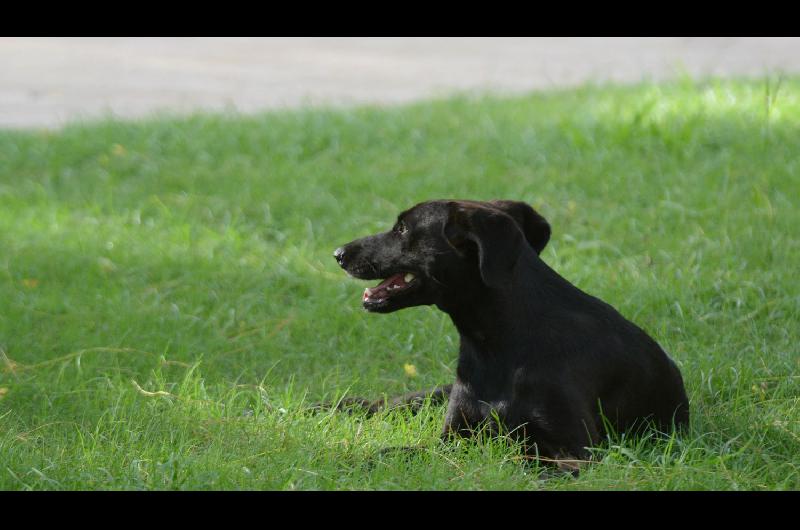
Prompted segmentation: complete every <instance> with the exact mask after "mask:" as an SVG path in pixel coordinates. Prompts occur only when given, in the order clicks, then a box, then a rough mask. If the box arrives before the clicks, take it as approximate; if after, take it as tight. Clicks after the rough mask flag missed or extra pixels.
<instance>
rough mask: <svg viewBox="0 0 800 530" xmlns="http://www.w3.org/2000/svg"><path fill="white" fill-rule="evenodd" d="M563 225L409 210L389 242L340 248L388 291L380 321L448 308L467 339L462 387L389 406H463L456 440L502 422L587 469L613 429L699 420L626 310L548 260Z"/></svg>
mask: <svg viewBox="0 0 800 530" xmlns="http://www.w3.org/2000/svg"><path fill="white" fill-rule="evenodd" d="M549 239H550V225H549V224H548V223H547V221H546V220H545V219H544V218H543V217H542V216H540V215H539V214H538V213H537V212H536V211H535V210H534V209H533V208H531V207H530V206H528V205H527V204H525V203H522V202H516V201H491V202H475V201H448V200H440V201H430V202H424V203H421V204H418V205H417V206H414V207H413V208H411V209H410V210H407V211H405V212H403V213H401V214H400V215H399V216H398V218H397V223H396V224H395V225H394V228H392V229H391V230H390V231H388V232H385V233H381V234H377V235H373V236H369V237H365V238H362V239H358V240H356V241H353V242H352V243H348V244H347V245H345V246H343V247H341V248H338V249H337V250H336V252H335V253H334V256H335V258H336V260H337V261H338V262H339V264H340V265H341V266H342V268H344V270H345V271H347V272H348V273H349V274H350V275H352V276H354V277H356V278H360V279H364V280H374V279H380V280H383V281H382V282H381V283H380V284H379V285H378V286H376V287H373V288H371V289H366V290H365V291H364V295H363V305H364V308H365V309H366V310H368V311H372V312H376V313H390V312H392V311H396V310H398V309H402V308H404V307H411V306H417V305H429V304H436V306H437V307H438V308H439V309H441V310H442V311H444V312H446V313H447V314H448V315H450V317H451V318H452V320H453V323H454V324H455V326H456V328H457V329H458V332H459V335H460V338H461V347H460V351H459V359H458V369H457V377H456V380H455V382H454V383H453V384H452V385H447V386H444V387H439V388H437V389H435V390H433V391H430V392H417V393H414V394H409V395H407V396H401V397H399V398H395V399H393V400H390V402H389V403H385V402H384V401H383V400H379V401H374V402H369V401H367V400H364V399H360V398H350V399H348V400H345V401H344V402H343V405H351V404H358V405H364V406H366V407H367V408H368V409H369V410H370V411H373V412H374V411H376V410H378V409H380V408H383V407H385V406H393V405H400V404H419V403H420V402H421V400H422V399H423V398H424V397H425V396H428V395H430V396H431V397H432V398H433V399H441V400H444V399H446V398H447V397H448V396H449V398H450V403H449V407H448V410H447V417H446V419H445V424H444V433H443V435H444V436H448V435H451V434H469V433H471V432H474V430H475V429H476V428H478V427H480V426H482V425H488V426H489V428H490V429H491V430H492V431H493V432H494V431H497V430H499V427H500V426H499V425H497V421H498V420H499V421H500V422H501V423H502V427H503V429H504V430H506V431H510V432H511V433H512V435H514V436H516V437H518V439H521V440H522V441H523V442H524V446H525V447H526V451H527V452H528V454H531V455H538V456H539V457H544V458H545V459H556V460H558V459H572V458H579V459H586V458H588V457H589V456H590V455H589V452H588V450H587V447H591V446H593V445H596V444H597V442H599V441H600V439H601V437H602V436H603V435H604V433H606V432H607V429H606V426H607V425H611V426H613V428H614V429H615V430H616V431H618V432H622V431H628V430H631V429H633V428H638V427H640V426H643V425H651V426H653V425H654V426H655V427H656V428H658V429H659V430H661V431H667V430H671V429H672V428H673V426H675V425H677V426H683V425H686V424H687V423H688V421H689V402H688V399H687V397H686V391H685V390H684V386H683V379H682V378H681V374H680V371H679V370H678V368H677V366H676V365H675V363H673V361H672V360H671V359H670V358H669V357H668V356H667V354H666V353H665V352H664V350H662V349H661V347H659V345H658V344H657V343H656V342H655V341H654V340H653V339H652V338H650V337H649V336H648V335H647V333H645V332H644V331H642V330H641V329H640V328H639V327H637V326H636V325H635V324H633V323H631V322H629V321H628V320H626V319H625V318H624V317H623V316H622V315H620V314H619V313H618V312H617V311H616V310H615V309H614V308H613V307H611V306H610V305H608V304H606V303H605V302H603V301H601V300H599V299H597V298H595V297H593V296H590V295H588V294H586V293H584V292H583V291H581V290H580V289H578V288H577V287H575V286H574V285H572V284H571V283H569V282H568V281H567V280H565V279H564V278H562V277H561V276H560V275H558V273H556V272H555V271H554V270H553V269H551V268H550V267H548V266H547V264H545V263H544V261H542V260H541V259H540V258H539V253H540V252H541V251H542V249H543V248H544V246H545V245H546V244H547V242H548V240H549Z"/></svg>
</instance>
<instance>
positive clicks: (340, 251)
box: [333, 247, 344, 265]
mask: <svg viewBox="0 0 800 530" xmlns="http://www.w3.org/2000/svg"><path fill="white" fill-rule="evenodd" d="M333 257H334V258H336V263H338V264H339V265H342V264H343V263H344V247H339V248H337V249H336V250H334V251H333Z"/></svg>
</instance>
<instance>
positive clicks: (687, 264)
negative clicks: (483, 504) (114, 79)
mask: <svg viewBox="0 0 800 530" xmlns="http://www.w3.org/2000/svg"><path fill="white" fill-rule="evenodd" d="M444 197H451V198H473V199H492V198H515V199H521V200H526V201H528V202H530V203H531V204H532V205H534V206H535V207H536V208H537V209H538V210H539V211H541V212H542V213H543V214H544V215H545V216H546V217H547V218H548V219H549V220H550V222H551V224H552V226H553V238H552V239H551V242H550V244H549V246H548V247H547V249H546V250H545V251H544V253H543V257H544V259H545V260H546V261H547V262H548V263H549V264H550V265H551V266H553V267H554V268H555V269H556V270H558V271H559V272H560V273H561V274H562V275H564V276H565V277H566V278H567V279H569V280H570V281H572V282H573V283H575V284H576V285H578V286H579V287H581V288H583V289H584V290H586V291H588V292H590V293H592V294H595V295H597V296H599V297H601V298H603V299H604V300H606V301H608V302H609V303H611V304H612V305H614V306H615V307H617V308H618V309H619V310H620V311H621V312H622V313H623V314H624V315H626V316H627V317H629V318H630V319H632V320H634V321H635V322H637V323H638V324H639V325H641V326H642V327H644V328H645V329H646V330H648V331H649V332H650V333H651V334H652V335H653V336H654V337H655V338H656V339H657V340H658V341H659V342H660V343H661V344H662V345H663V346H664V347H665V349H667V350H668V351H669V352H671V354H672V356H673V357H674V358H675V359H676V361H677V362H678V363H679V365H680V366H681V369H682V371H683V374H684V378H685V380H686V384H687V390H688V392H689V396H690V399H691V404H692V425H691V429H690V431H689V432H688V433H687V434H686V435H684V436H682V437H680V438H672V439H669V440H647V439H630V438H625V437H621V438H620V437H617V438H614V439H610V440H608V441H607V442H606V443H604V444H603V445H602V446H601V447H599V448H597V449H596V452H597V454H598V456H603V458H602V459H599V461H598V462H597V463H594V464H592V465H590V466H588V467H586V468H585V469H584V470H583V472H582V473H581V475H580V477H578V478H571V477H548V476H547V475H546V474H543V473H542V469H541V468H540V467H538V466H537V465H536V464H535V463H527V464H526V463H524V462H521V460H520V457H519V454H518V452H517V451H516V448H515V447H513V446H511V445H509V444H508V443H507V442H505V441H504V440H502V439H490V438H486V437H484V438H481V439H479V440H476V441H461V442H459V443H457V444H454V445H451V446H442V445H440V444H439V443H438V433H439V429H440V428H441V422H442V417H443V409H442V408H441V407H436V406H428V407H426V408H425V409H423V411H422V413H421V414H419V415H418V416H414V417H411V416H408V415H405V414H403V413H400V412H392V413H388V414H383V415H378V416H376V417H373V418H364V417H362V416H360V415H352V416H351V415H345V414H319V415H312V414H308V413H306V412H305V411H304V406H305V405H306V404H308V403H309V402H312V401H317V400H321V399H335V398H336V397H338V396H341V395H344V394H361V395H369V396H377V395H380V394H382V393H387V394H395V393H400V392H404V391H407V390H415V389H419V388H425V387H431V386H434V385H437V384H441V383H444V382H447V381H449V380H451V379H452V378H453V374H454V370H455V360H456V355H455V352H456V348H457V336H456V334H455V332H454V329H453V327H452V324H451V323H450V321H449V320H448V319H447V317H446V316H445V315H444V314H441V313H439V312H438V311H437V310H435V309H434V308H430V307H421V308H413V309H408V310H404V311H402V312H399V313H395V314H393V315H389V316H385V315H371V314H366V313H365V312H363V311H362V310H361V309H360V294H361V291H362V289H363V287H364V285H361V282H358V281H355V280H352V279H349V278H347V277H346V276H345V275H344V274H343V273H342V272H341V271H340V270H339V269H338V267H337V266H336V263H335V262H334V260H333V259H332V257H331V253H332V251H333V249H334V248H335V247H336V246H338V245H339V244H341V243H344V242H347V241H349V240H351V239H353V238H356V237H360V236H361V235H364V234H367V233H370V232H372V231H375V230H381V229H386V228H388V227H389V226H390V225H391V223H392V220H393V218H394V215H395V214H396V213H397V212H399V211H400V210H401V209H403V208H406V207H408V206H410V205H413V204H414V203H416V202H419V201H423V200H426V199H430V198H444ZM798 198H800V79H798V78H788V79H783V80H782V82H781V83H780V85H779V86H778V84H777V83H776V81H775V80H774V79H761V80H731V81H721V80H704V81H693V80H689V79H684V80H681V81H678V82H673V83H667V84H641V85H637V86H631V87H618V86H585V87H582V88H579V89H574V90H567V91H552V92H541V93H533V94H529V95H524V96H519V97H492V96H489V95H486V96H460V97H453V98H449V99H444V100H438V101H430V102H422V103H418V104H413V105H407V106H402V107H392V108H377V107H363V108H356V109H339V110H335V109H308V110H299V111H283V112H272V113H267V114H259V115H256V116H239V115H235V114H232V115H231V114H228V115H193V116H190V117H171V116H157V117H153V118H151V119H147V120H143V121H139V122H120V121H115V120H113V119H108V120H105V121H100V122H97V123H85V124H82V123H74V124H72V125H70V126H68V127H66V128H64V129H63V130H59V131H56V132H30V131H28V132H24V131H13V130H6V131H0V489H13V490H16V489H281V490H283V489H423V490H429V489H470V490H471V489H487V490H489V489H492V490H494V489H522V490H531V489H617V490H620V489H642V490H646V489H657V490H661V489H692V490H708V489H723V490H736V489H745V490H758V489H768V490H777V489H800V458H798V455H800V375H798V374H800V351H798V333H797V329H798V321H799V320H800V289H798V287H799V286H800V283H798V279H797V266H798V265H797V264H798V263H800V237H799V233H798V226H800V213H798ZM407 364H410V365H413V366H414V367H415V369H416V373H415V374H414V371H413V370H406V369H405V365H407ZM400 445H420V446H421V447H422V448H423V449H422V450H421V451H420V452H418V453H417V454H413V455H410V456H408V455H407V456H403V455H398V454H394V455H393V454H389V455H386V456H382V457H380V456H378V451H379V450H380V449H382V448H385V447H393V446H400Z"/></svg>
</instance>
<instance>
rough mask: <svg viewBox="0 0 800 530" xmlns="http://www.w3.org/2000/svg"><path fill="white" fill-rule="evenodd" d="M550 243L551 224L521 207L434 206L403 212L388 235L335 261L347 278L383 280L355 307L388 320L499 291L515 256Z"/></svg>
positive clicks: (342, 252) (345, 250) (347, 249)
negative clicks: (386, 315)
mask: <svg viewBox="0 0 800 530" xmlns="http://www.w3.org/2000/svg"><path fill="white" fill-rule="evenodd" d="M549 239H550V225H549V224H548V223H547V221H546V220H545V219H544V217H542V216H541V215H539V214H538V213H537V212H536V211H535V210H534V209H533V208H531V207H530V206H529V205H527V204H525V203H523V202H519V201H500V200H498V201H489V202H478V201H455V200H438V201H428V202H423V203H420V204H418V205H416V206H414V207H413V208H411V209H409V210H406V211H404V212H403V213H401V214H400V215H399V216H398V217H397V221H396V222H395V224H394V226H393V227H392V229H391V230H389V231H388V232H383V233H380V234H376V235H372V236H367V237H364V238H361V239H357V240H355V241H353V242H351V243H348V244H346V245H344V246H342V247H340V248H338V249H336V251H335V252H334V257H335V258H336V260H337V261H338V262H339V265H341V267H342V268H343V269H344V270H345V271H346V272H347V273H348V274H350V275H351V276H354V277H356V278H359V279H362V280H382V281H381V283H380V284H378V285H377V286H375V287H372V288H368V289H366V290H365V291H364V295H363V298H362V301H363V304H364V308H365V309H367V310H368V311H374V312H378V313H389V312H392V311H396V310H398V309H402V308H404V307H411V306H417V305H429V304H439V305H442V304H443V303H445V304H446V303H447V302H448V301H450V302H452V301H453V300H458V299H463V298H464V295H465V293H474V292H476V291H477V290H480V289H498V288H502V287H504V286H505V285H506V284H507V283H508V281H509V279H510V275H511V272H512V271H513V269H514V266H515V264H516V262H517V259H518V258H519V255H520V253H521V252H522V250H523V249H524V248H525V247H526V246H529V247H532V248H533V250H534V251H535V252H536V253H537V254H538V253H540V252H541V251H542V249H543V248H544V247H545V245H546V244H547V242H548V240H549Z"/></svg>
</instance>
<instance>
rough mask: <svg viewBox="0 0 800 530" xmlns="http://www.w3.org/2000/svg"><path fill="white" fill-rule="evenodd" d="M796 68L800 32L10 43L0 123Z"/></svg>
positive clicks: (386, 100)
mask: <svg viewBox="0 0 800 530" xmlns="http://www.w3.org/2000/svg"><path fill="white" fill-rule="evenodd" d="M780 72H784V73H798V72H800V38H771V37H770V38H760V37H759V38H739V37H736V38H729V37H724V38H723V37H713V38H688V37H675V38H665V37H658V38H640V37H636V38H601V37H594V38H553V37H546V38H545V37H542V38H538V37H537V38H427V37H425V38H19V37H3V38H0V127H47V128H54V127H58V126H60V125H63V124H64V123H66V122H68V121H70V120H74V119H85V118H92V117H95V116H98V115H103V114H108V113H112V114H114V115H116V116H120V117H139V116H143V115H147V114H150V113H153V112H155V111H158V110H169V111H172V112H188V111H192V110H195V109H208V110H219V109H224V108H235V109H238V110H239V111H242V112H252V111H256V110H262V109H270V108H278V107H292V106H299V105H307V104H337V105H350V104H357V103H381V104H392V103H400V102H407V101H411V100H415V99H419V98H426V97H432V96H443V95H447V94H450V93H453V92H456V91H471V90H494V91H497V92H501V93H517V92H523V91H529V90H534V89H547V88H555V87H568V86H574V85H578V84H581V83H584V82H587V81H597V82H603V81H615V82H636V81H640V80H642V79H652V80H662V79H668V78H671V77H675V76H678V75H682V74H684V73H685V74H689V75H691V76H705V75H716V76H733V75H735V76H760V75H764V74H777V73H780Z"/></svg>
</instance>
